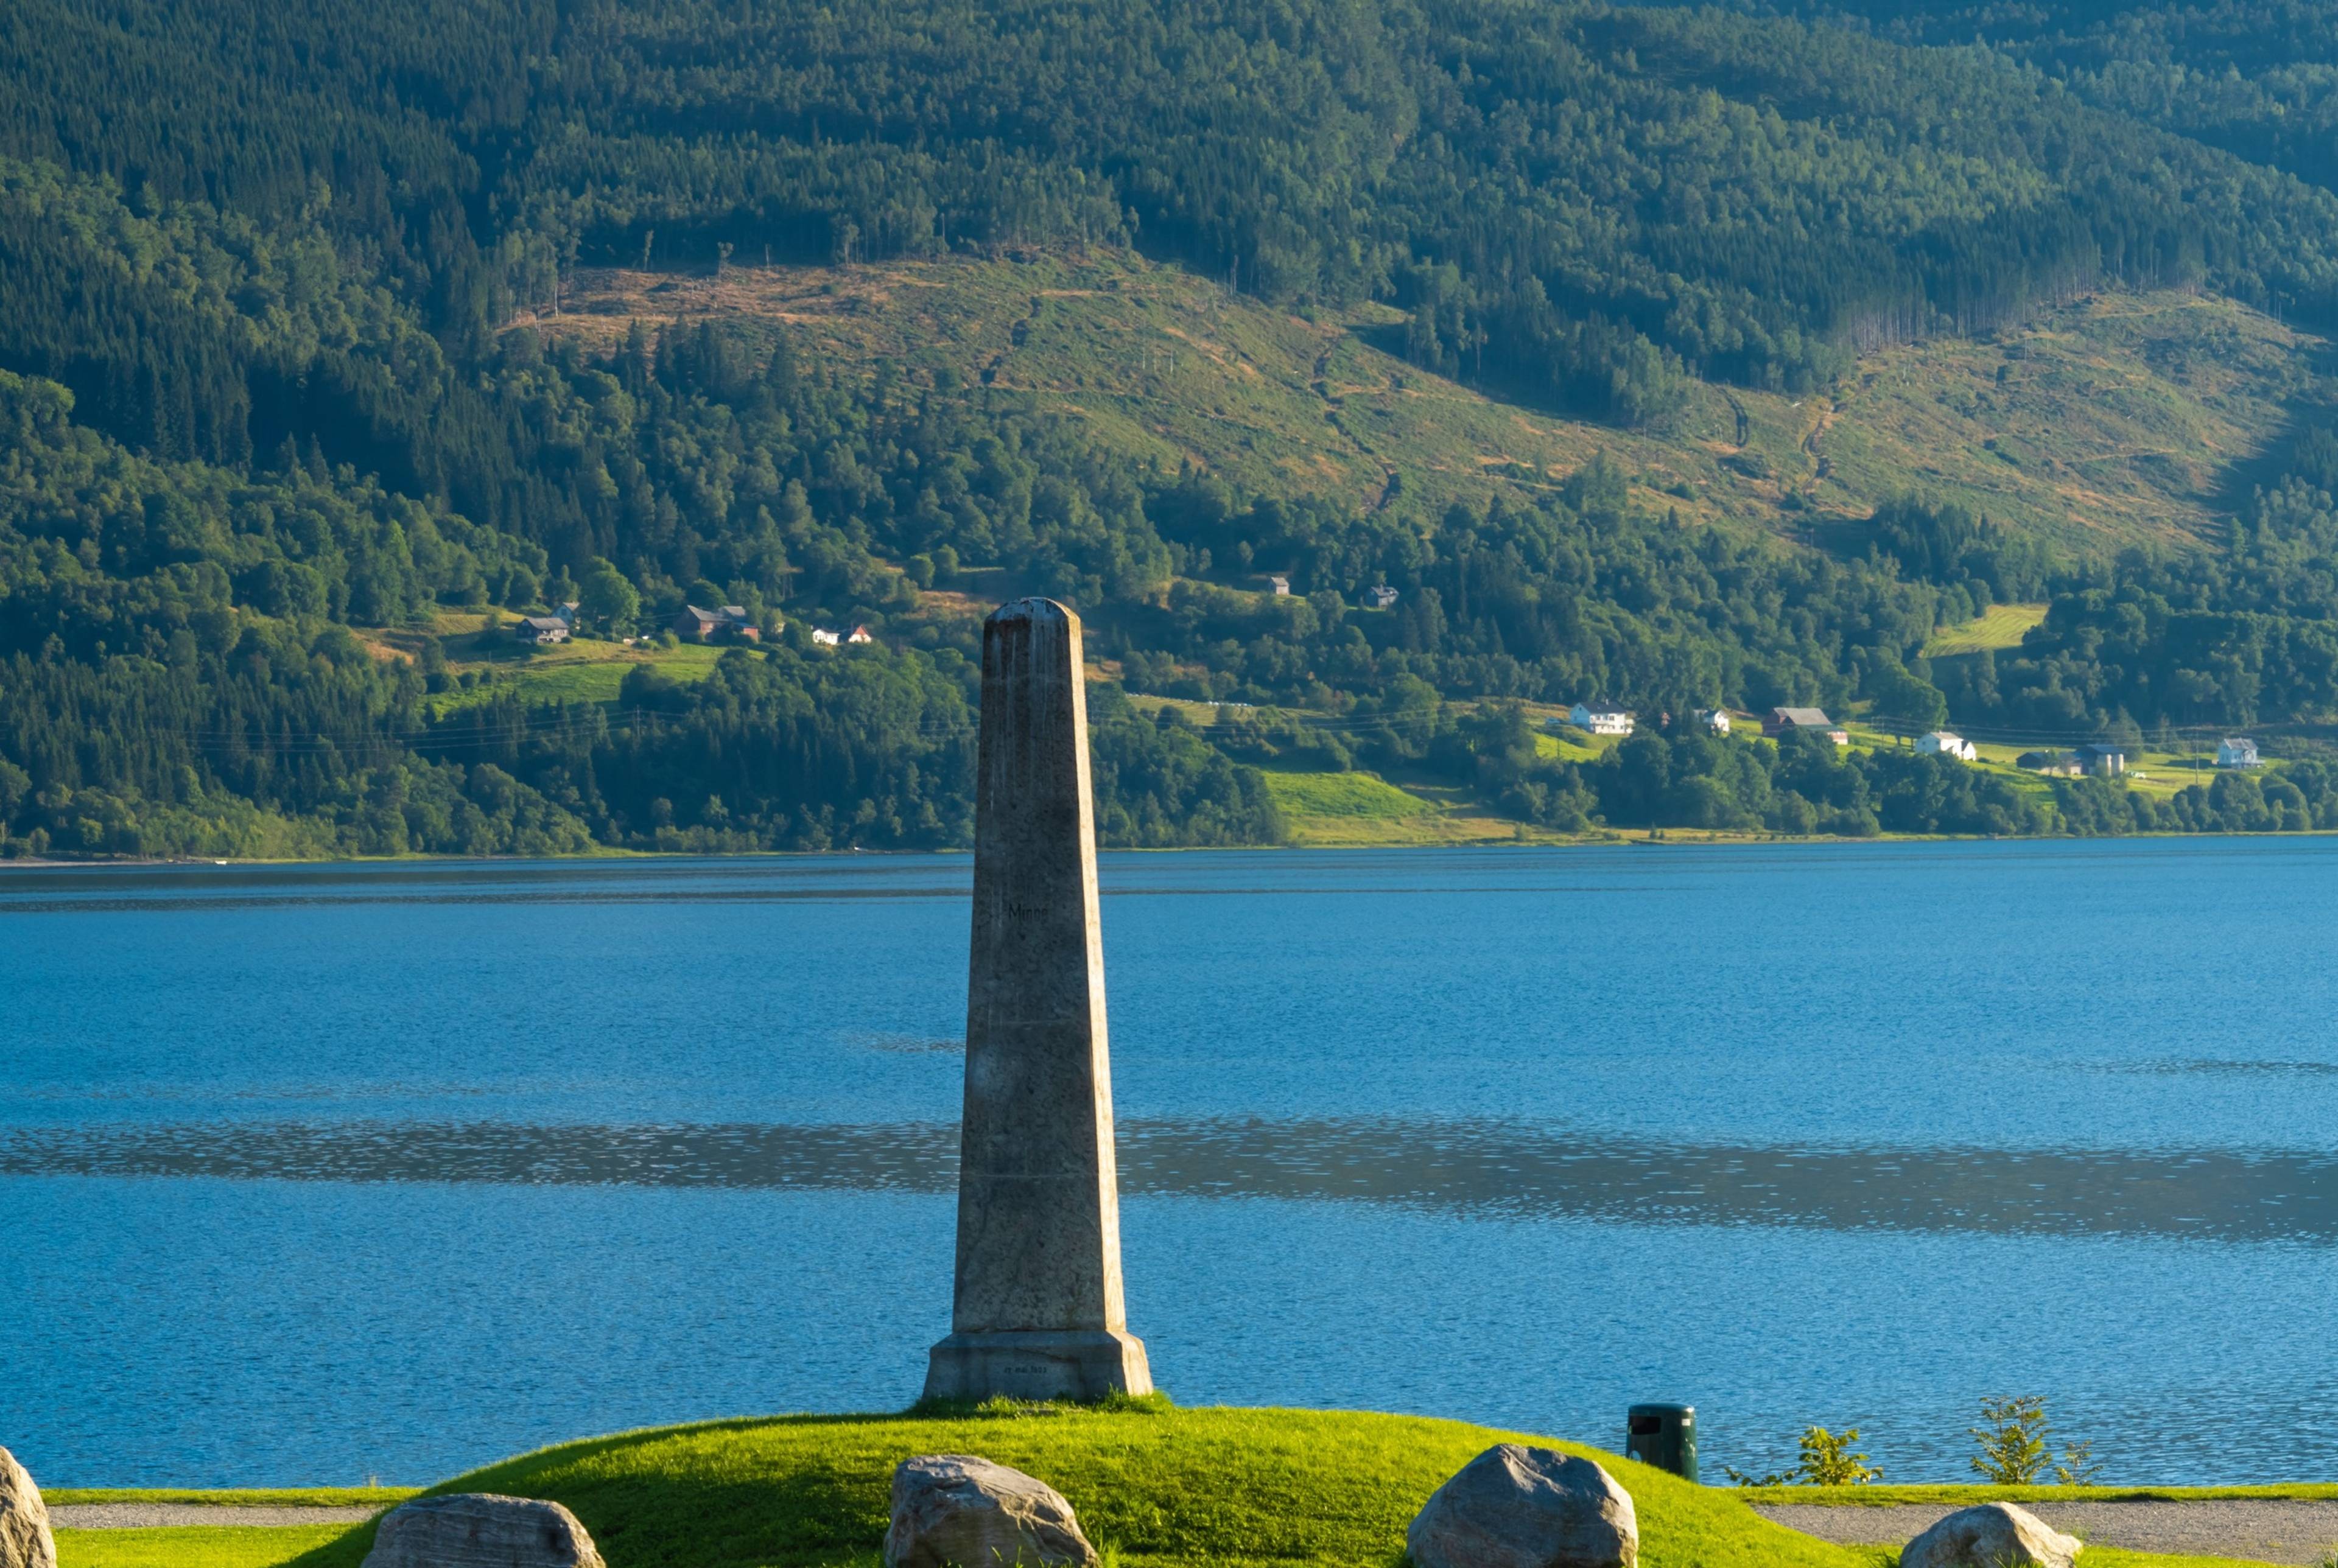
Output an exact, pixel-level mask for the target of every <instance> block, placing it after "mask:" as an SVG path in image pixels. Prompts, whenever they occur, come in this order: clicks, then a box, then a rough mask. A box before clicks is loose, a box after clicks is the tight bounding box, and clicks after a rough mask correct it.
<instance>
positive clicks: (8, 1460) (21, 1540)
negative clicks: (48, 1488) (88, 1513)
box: [0, 1448, 57, 1568]
mask: <svg viewBox="0 0 2338 1568" xmlns="http://www.w3.org/2000/svg"><path fill="white" fill-rule="evenodd" d="M0 1568H57V1544H56V1541H55V1539H54V1537H52V1536H51V1535H50V1534H49V1505H48V1504H45V1503H44V1502H42V1501H41V1489H40V1488H39V1487H38V1486H35V1485H33V1477H32V1476H31V1475H28V1474H27V1473H26V1472H25V1467H24V1466H23V1465H19V1464H17V1463H16V1456H15V1455H14V1454H11V1453H9V1452H8V1450H6V1449H5V1448H0Z"/></svg>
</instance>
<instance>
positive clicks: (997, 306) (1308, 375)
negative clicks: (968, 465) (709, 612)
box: [532, 250, 2323, 550]
mask: <svg viewBox="0 0 2338 1568" xmlns="http://www.w3.org/2000/svg"><path fill="white" fill-rule="evenodd" d="M676 319H684V320H691V321H696V320H700V319H706V320H712V321H716V322H731V323H733V324H735V325H738V326H740V327H742V328H743V329H746V330H749V331H751V332H752V331H753V330H757V329H759V328H760V329H761V330H765V331H769V330H771V329H772V328H776V327H778V326H780V325H782V324H784V325H785V326H787V327H789V328H792V329H793V330H795V331H796V332H797V333H799V334H800V335H801V340H802V341H803V342H804V343H805V345H806V346H807V347H808V348H810V349H811V350H812V351H814V352H816V353H817V354H819V355H820V356H821V357H822V358H826V359H828V360H830V362H833V363H840V364H845V365H854V366H859V367H861V368H864V369H865V370H867V371H868V372H869V373H871V374H873V373H875V371H876V370H877V368H879V367H880V366H883V367H890V368H896V369H898V370H899V371H900V372H901V373H903V374H905V375H906V376H907V377H908V379H909V383H910V384H911V385H913V386H916V387H920V388H921V389H924V390H928V391H930V392H933V393H935V394H937V395H941V396H955V397H1015V398H1020V399H1024V400H1027V402H1028V403H1030V404H1031V405H1032V406H1034V407H1037V408H1039V409H1041V410H1043V411H1046V412H1052V413H1054V414H1056V415H1059V416H1061V417H1065V418H1067V419H1076V420H1078V421H1080V422H1081V423H1082V425H1083V426H1085V428H1086V430H1087V431H1088V433H1089V434H1091V435H1092V436H1095V437H1097V438H1099V439H1101V440H1103V441H1104V442H1105V444H1106V445H1108V446H1112V447H1114V448H1115V449H1117V450H1120V451H1123V452H1125V453H1128V454H1130V455H1132V456H1136V457H1138V458H1139V459H1141V460H1144V461H1146V462H1149V463H1151V464H1152V465H1154V466H1156V467H1157V468H1158V469H1159V470H1160V471H1162V472H1164V473H1174V472H1175V471H1176V470H1177V469H1178V468H1179V467H1180V466H1185V465H1191V466H1195V467H1199V468H1203V469H1206V470H1209V471H1212V472H1214V473H1218V474H1221V475H1224V476H1225V477H1226V478H1228V479H1229V480H1230V481H1232V482H1233V483H1234V484H1236V485H1239V486H1241V487H1243V488H1244V489H1246V490H1249V491H1252V492H1253V493H1259V494H1269V495H1300V494H1321V495H1332V496H1337V497H1340V498H1342V499H1344V500H1346V501H1348V502H1350V503H1351V504H1352V505H1357V506H1360V507H1363V508H1367V509H1370V508H1378V507H1383V506H1388V505H1397V504H1403V505H1408V506H1410V507H1412V508H1413V509H1414V510H1416V511H1418V512H1425V513H1428V514H1429V515H1435V514H1437V513H1439V512H1440V511H1441V510H1442V509H1443V507H1444V506H1445V505H1448V504H1449V503H1450V502H1452V501H1454V500H1475V501H1478V502H1482V501H1484V500H1485V499H1486V498H1487V497H1488V496H1490V495H1496V494H1502V493H1508V494H1512V495H1532V494H1537V493H1543V492H1547V491H1548V490H1549V489H1550V488H1552V487H1553V486H1555V485H1559V484H1561V483H1563V482H1564V480H1565V479H1566V478H1567V475H1570V474H1571V473H1573V472H1574V471H1575V469H1576V468H1577V467H1579V466H1581V465H1583V464H1584V463H1586V462H1587V461H1588V460H1589V459H1590V458H1591V457H1592V456H1594V455H1595V454H1596V453H1598V452H1601V451H1606V452H1607V453H1608V454H1609V455H1610V456H1613V457H1614V458H1615V459H1616V461H1617V462H1618V463H1619V464H1620V465H1622V466H1623V467H1624V469H1625V471H1626V474H1627V475H1629V476H1630V478H1631V479H1632V481H1633V484H1634V486H1635V492H1636V498H1637V500H1638V501H1639V503H1640V504H1641V505H1644V506H1646V507H1648V508H1650V509H1653V510H1656V511H1659V512H1661V511H1664V510H1666V509H1670V510H1672V511H1675V512H1677V513H1678V514H1679V515H1681V517H1682V518H1683V519H1684V520H1686V521H1691V522H1703V523H1713V522H1733V523H1737V524H1746V525H1753V526H1759V527H1762V528H1765V529H1769V530H1772V531H1774V532H1777V533H1779V534H1784V535H1786V536H1787V537H1790V538H1795V539H1802V540H1806V541H1807V540H1811V539H1814V538H1816V537H1819V536H1821V534H1822V531H1823V532H1824V534H1825V535H1826V536H1827V537H1829V538H1830V540H1831V541H1832V542H1836V543H1839V544H1848V545H1850V546H1852V547H1854V548H1855V547H1856V545H1857V543H1858V541H1857V534H1856V531H1855V529H1853V530H1852V531H1850V532H1849V533H1847V534H1846V533H1845V532H1844V529H1845V526H1846V525H1848V524H1855V523H1858V522H1862V521H1863V520H1864V519H1865V518H1866V517H1867V516H1868V515H1870V514H1871V512H1873V510H1874V509H1875V508H1876V506H1877V505H1881V503H1883V502H1885V501H1888V500H1890V499H1891V498H1892V497H1894V496H1897V495H1906V494H1915V495H1921V496H1924V497H1926V498H1928V499H1930V500H1934V501H1938V502H1956V503H1959V504H1961V505H1965V506H1967V507H1969V508H1970V509H1971V510H1973V511H1975V512H1979V513H1986V514H1988V515H1989V516H1990V517H1992V518H1994V519H1996V520H1997V521H1999V522H2000V523H2003V524H2007V525H2009V526H2011V527H2014V528H2016V529H2019V530H2021V531H2023V532H2025V533H2029V534H2033V535H2035V536H2038V537H2040V538H2044V539H2048V540H2050V541H2053V542H2056V543H2058V544H2062V545H2064V546H2067V547H2075V548H2079V549H2089V550H2096V549H2108V548H2113V547H2117V546H2118V545H2122V544H2158V545H2177V546H2181V545H2184V544H2188V543H2189V542H2192V541H2194V540H2196V539H2200V538H2203V537H2207V536H2209V535H2210V533H2211V530H2212V529H2213V527H2214V525H2215V522H2216V519H2217V517H2218V516H2219V515H2220V514H2221V512H2222V511H2223V510H2224V509H2225V502H2226V495H2227V491H2228V489H2229V487H2230V485H2231V483H2232V479H2233V474H2234V472H2235V468H2236V466H2245V465H2247V464H2249V463H2250V462H2252V461H2254V459H2255V458H2256V457H2257V456H2258V455H2259V454H2261V453H2263V452H2264V451H2265V450H2266V449H2268V448H2269V447H2271V446H2274V444H2276V443H2277V442H2278V441H2279V439H2280V438H2281V437H2282V436H2283V433H2284V431H2285V430H2287V429H2288V428H2290V426H2291V423H2292V421H2293V419H2294V411H2295V408H2296V407H2297V405H2298V404H2299V403H2300V402H2301V401H2311V400H2313V398H2315V397H2320V396H2323V394H2322V393H2320V392H2318V391H2317V390H2316V389H2315V385H2314V382H2313V376H2312V371H2313V358H2314V356H2315V355H2316V354H2317V353H2318V352H2319V351H2320V348H2321V346H2320V344H2319V342H2318V340H2317V339H2313V338H2307V337H2305V336H2304V335H2303V334H2300V333H2297V332H2295V331H2293V330H2291V329H2289V328H2285V327H2284V326H2282V325H2281V324H2280V323H2278V322H2275V321H2274V320H2273V319H2271V318H2269V317H2265V316H2263V315H2261V314H2258V313H2256V312H2254V311H2251V310H2249V309H2245V308H2244V307H2242V306H2239V305H2235V304H2234V303H2232V302H2231V301H2229V300H2222V299H2211V298H2205V297H2201V296H2196V295H2192V294H2186V293H2180V292H2174V291H2169V292H2161V293H2146V294H2106V295H2103V296H2100V297H2098V298H2096V299H2089V300H2087V301H2084V302H2081V303H2079V304H2076V305H2073V306H2070V307H2068V308H2067V309H2061V310H2058V311H2054V312H2050V313H2048V315H2046V316H2044V317H2041V318H2040V319H2038V322H2037V323H2036V324H2035V325H2034V326H2033V327H2031V328H2028V329H2025V330H2019V331H2013V332H2009V333H2006V334H2004V335H2002V336H2000V337H1999V338H1990V339H1987V340H1979V341H1971V340H1942V341H1939V342H1930V343H1922V344H1917V345H1911V346H1908V347H1903V348H1893V349H1889V350H1886V351H1883V352H1881V353H1878V354H1875V355H1872V356H1871V357H1869V358H1866V359H1864V360H1862V362H1861V364H1860V366H1859V368H1858V370H1857V372H1856V374H1855V375H1854V376H1852V377H1851V378H1850V379H1849V380H1848V381H1846V382H1845V383H1844V384H1843V385H1842V386H1841V387H1837V388H1835V389H1834V390H1833V391H1832V394H1812V395H1810V396H1805V397H1787V396H1783V395H1779V394H1774V393H1763V392H1754V391H1742V390H1732V389H1726V388H1723V387H1714V386H1707V385H1704V384H1701V383H1700V384H1695V385H1693V386H1692V387H1691V388H1690V392H1689V397H1688V400H1687V403H1686V405H1685V407H1684V408H1683V409H1682V410H1681V412H1680V413H1679V414H1678V415H1677V416H1675V417H1674V418H1673V419H1672V420H1671V421H1670V422H1669V423H1668V424H1666V425H1665V426H1664V427H1663V428H1661V429H1648V430H1625V429H1618V428H1615V427H1612V426H1600V425H1596V424H1591V423H1587V422H1586V421H1582V420H1577V419H1568V418H1563V417H1557V416H1555V415H1553V414H1551V413H1549V412H1548V411H1547V410H1543V409H1537V408H1533V407H1523V406H1520V405H1517V404H1513V403H1508V402H1504V401H1501V400H1499V399H1498V398H1493V397H1487V396H1485V395H1483V394H1482V393H1480V392H1479V391H1478V390H1476V389H1474V388H1472V387H1469V386H1466V385H1463V384H1462V383H1459V382H1457V381H1453V380H1449V379H1447V378H1445V377H1439V376H1436V375H1432V374H1430V373H1429V372H1427V371H1424V370H1421V369H1419V368H1417V367H1415V366H1412V365H1410V364H1407V363H1406V362H1405V361H1404V360H1402V359H1401V358H1397V357H1396V356H1394V355H1392V354H1390V353H1389V352H1387V351H1386V348H1387V347H1389V346H1393V345H1395V344H1396V343H1397V342H1398V341H1399V338H1398V337H1397V335H1396V320H1397V318H1396V314H1395V312H1393V311H1390V310H1389V309H1386V308H1382V307H1367V308H1364V309H1361V310H1359V311H1357V312H1355V313H1354V314H1352V315H1350V316H1345V317H1334V316H1331V315H1328V314H1325V315H1319V316H1314V317H1302V316H1300V315H1295V314H1292V313H1291V312H1288V311H1284V310H1281V309H1274V308H1272V307H1270V306H1268V305H1265V304H1263V303H1261V302H1260V301H1258V300H1256V299H1252V298H1249V297H1246V296H1238V295H1233V294H1229V293H1228V292H1227V291H1226V290H1225V289H1223V287H1222V286H1220V285H1219V284H1216V283H1213V282H1211V281H1209V280H1208V279H1202V278H1198V277H1195V276H1194V275H1193V274H1191V273H1188V272H1186V271H1184V270H1182V269H1179V268H1176V267H1168V266H1154V265H1153V264H1151V263H1149V262H1147V261H1145V260H1144V259H1143V258H1141V257H1138V256H1135V255H1134V254H1131V253H1128V252H1121V251H1107V250H1090V251H1086V252H1082V253H1077V254H1041V253H1030V254H1027V255H1025V256H1024V257H1022V258H1021V259H1019V260H996V261H990V260H953V261H939V262H899V263H885V264H880V265H874V266H860V267H850V268H818V267H773V268H762V267H732V268H728V269H726V270H724V271H723V272H722V276H720V277H719V278H718V277H715V276H712V275H711V274H683V273H657V272H646V271H634V270H585V271H582V272H580V273H579V274H578V277H577V280H576V287H575V291H574V293H573V295H572V296H571V297H570V301H569V309H567V310H566V311H565V313H563V314H561V315H559V316H553V317H545V318H542V319H535V320H534V321H533V323H532V324H533V325H534V326H535V327H536V328H538V329H540V330H542V331H545V332H547V333H551V334H555V335H558V336H564V337H572V338H579V339H582V340H584V341H585V342H587V343H589V344H591V345H593V346H594V347H595V348H603V349H606V348H614V346H615V345H617V344H618V343H621V342H622V341H623V340H624V336H625V334H626V333H627V331H628V330H630V329H631V328H632V327H633V325H634V323H635V322H636V321H638V322H640V323H641V324H642V325H643V326H644V327H645V328H649V329H650V330H652V331H655V330H657V329H659V328H662V327H663V326H664V325H665V324H667V323H669V322H671V321H673V320H676Z"/></svg>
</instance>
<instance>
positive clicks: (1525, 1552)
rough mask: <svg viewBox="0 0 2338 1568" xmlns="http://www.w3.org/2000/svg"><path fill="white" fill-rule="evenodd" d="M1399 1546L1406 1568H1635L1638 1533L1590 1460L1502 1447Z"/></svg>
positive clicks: (1617, 1490)
mask: <svg viewBox="0 0 2338 1568" xmlns="http://www.w3.org/2000/svg"><path fill="white" fill-rule="evenodd" d="M1404 1543H1405V1546H1406V1548H1407V1549H1408V1550H1409V1551H1410V1553H1412V1561H1413V1568H1633V1565H1634V1564H1635V1563H1637V1562H1638V1561H1639V1560H1640V1523H1639V1520H1638V1518H1637V1517H1636V1516H1635V1514H1633V1512H1632V1497H1631V1494H1629V1493H1627V1492H1626V1491H1625V1490H1624V1489H1623V1488H1622V1487H1621V1486H1618V1485H1616V1477H1614V1476H1613V1475H1608V1474H1607V1472H1606V1471H1605V1470H1603V1469H1601V1468H1600V1467H1599V1466H1598V1465H1595V1464H1593V1463H1592V1462H1591V1461H1590V1460H1588V1459H1577V1458H1574V1457H1572V1456H1571V1455H1566V1454H1561V1453H1558V1452H1557V1451H1556V1450H1554V1449H1549V1448H1527V1447H1521V1446H1519V1445H1518V1444H1516V1443H1505V1444H1502V1445H1501V1446H1499V1447H1495V1448H1488V1449H1487V1450H1486V1451H1485V1452H1484V1453H1483V1454H1480V1455H1478V1456H1477V1457H1476V1458H1475V1459H1472V1460H1470V1461H1469V1464H1467V1465H1463V1466H1462V1467H1461V1469H1460V1472H1459V1474H1458V1475H1455V1476H1454V1477H1453V1478H1452V1479H1451V1480H1449V1481H1448V1482H1447V1483H1445V1485H1442V1486H1439V1488H1438V1489H1437V1490H1436V1491H1435V1492H1434V1493H1433V1494H1431V1495H1430V1496H1429V1501H1428V1502H1427V1503H1425V1504H1422V1505H1421V1509H1420V1512H1419V1514H1417V1515H1415V1516H1414V1518H1413V1521H1412V1528H1411V1529H1410V1530H1408V1531H1406V1532H1405V1537H1404Z"/></svg>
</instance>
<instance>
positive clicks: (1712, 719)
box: [1704, 708, 1729, 735]
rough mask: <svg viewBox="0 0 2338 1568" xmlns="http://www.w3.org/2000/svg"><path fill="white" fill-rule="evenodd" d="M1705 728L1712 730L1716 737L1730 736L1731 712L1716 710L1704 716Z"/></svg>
mask: <svg viewBox="0 0 2338 1568" xmlns="http://www.w3.org/2000/svg"><path fill="white" fill-rule="evenodd" d="M1704 727H1705V728H1706V729H1708V730H1712V731H1713V732H1714V734H1715V735H1726V734H1728V733H1729V710H1728V709H1726V708H1715V709H1714V711H1712V712H1710V713H1708V714H1706V715H1705V716H1704Z"/></svg>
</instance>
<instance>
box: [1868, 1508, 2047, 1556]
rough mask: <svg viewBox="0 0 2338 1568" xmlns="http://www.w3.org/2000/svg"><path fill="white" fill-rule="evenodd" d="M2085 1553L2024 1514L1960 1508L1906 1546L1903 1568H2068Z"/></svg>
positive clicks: (2022, 1510)
mask: <svg viewBox="0 0 2338 1568" xmlns="http://www.w3.org/2000/svg"><path fill="white" fill-rule="evenodd" d="M2080 1550H2081V1545H2080V1543H2079V1541H2078V1537H2077V1536H2075V1535H2065V1534H2061V1533H2060V1532H2059V1531H2058V1530H2056V1529H2055V1528H2054V1527H2053V1526H2052V1525H2050V1524H2047V1523H2046V1521H2044V1520H2043V1519H2040V1518H2039V1517H2038V1515H2037V1514H2032V1513H2030V1512H2029V1510H2028V1509H2026V1508H2017V1507H2015V1506H2014V1505H2013V1504H2010V1503H1983V1504H1979V1505H1978V1506H1976V1507H1971V1508H1960V1509H1958V1510H1957V1511H1956V1512H1955V1513H1953V1514H1950V1515H1949V1516H1948V1517H1947V1518H1945V1519H1943V1520H1941V1521H1940V1523H1939V1524H1935V1525H1933V1526H1932V1527H1931V1528H1930V1530H1927V1531H1925V1532H1924V1533H1923V1534H1921V1535H1919V1536H1917V1537H1916V1538H1915V1539H1914V1540H1913V1541H1911V1542H1909V1543H1908V1544H1907V1546H1906V1547H1905V1548H1903V1549H1902V1550H1901V1553H1900V1568H2070V1563H2071V1562H2072V1560H2074V1559H2075V1558H2076V1557H2077V1556H2078V1553H2079V1551H2080Z"/></svg>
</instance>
